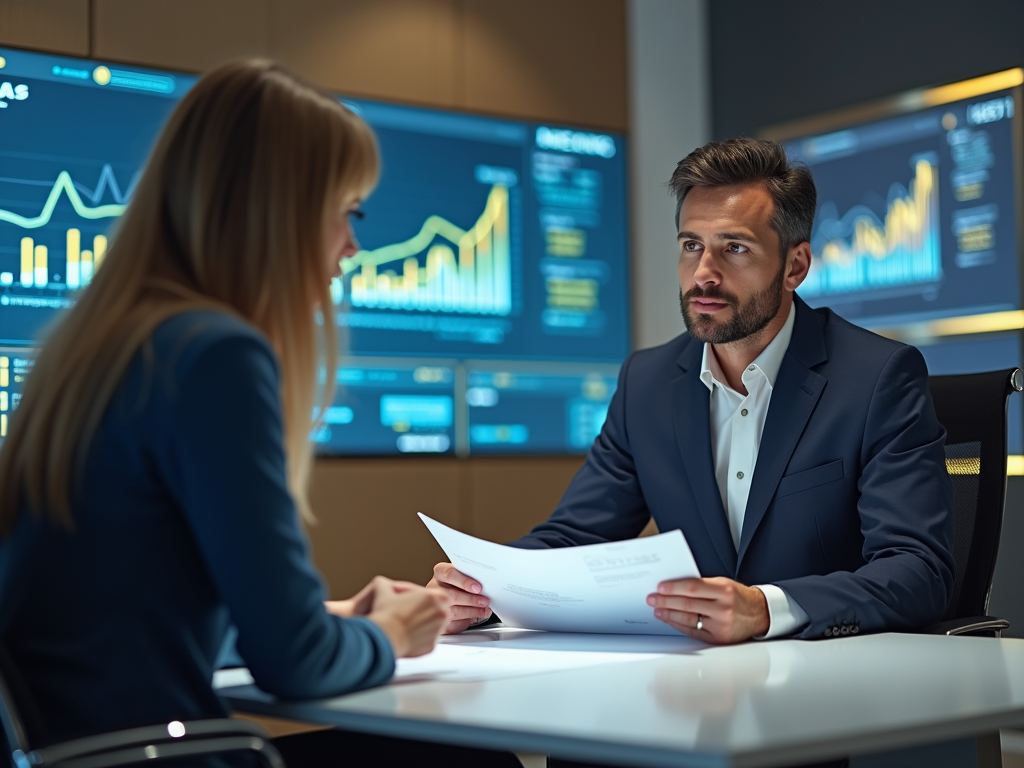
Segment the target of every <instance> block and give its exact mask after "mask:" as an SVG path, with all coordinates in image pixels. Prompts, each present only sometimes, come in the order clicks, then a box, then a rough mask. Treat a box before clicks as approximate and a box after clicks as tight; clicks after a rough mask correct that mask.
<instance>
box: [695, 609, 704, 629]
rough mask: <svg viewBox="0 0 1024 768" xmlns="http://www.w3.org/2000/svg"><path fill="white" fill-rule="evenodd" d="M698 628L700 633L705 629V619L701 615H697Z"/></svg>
mask: <svg viewBox="0 0 1024 768" xmlns="http://www.w3.org/2000/svg"><path fill="white" fill-rule="evenodd" d="M696 628H697V630H698V631H700V630H702V629H704V619H703V618H701V615H700V614H699V613H698V614H697V627H696Z"/></svg>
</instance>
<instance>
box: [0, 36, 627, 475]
mask: <svg viewBox="0 0 1024 768" xmlns="http://www.w3.org/2000/svg"><path fill="white" fill-rule="evenodd" d="M195 79H196V78H195V77H194V76H191V75H183V74H180V73H175V72H164V71H157V70H151V69H142V68H138V67H129V66H125V65H117V64H110V63H103V62H98V61H87V60H82V59H70V58H67V57H57V56H50V55H44V54H37V53H30V52H26V51H18V50H11V49H0V344H2V345H7V346H10V347H24V348H29V347H32V346H33V345H35V344H37V343H38V342H39V340H40V338H41V337H42V336H43V334H44V333H45V328H46V326H47V324H48V323H50V322H51V321H52V320H53V319H54V318H55V317H56V316H57V315H58V313H59V312H60V311H61V310H62V309H64V308H66V307H68V306H70V305H71V303H72V302H73V301H74V299H75V296H76V292H77V291H80V290H82V289H83V288H85V287H86V286H87V285H88V284H89V282H90V280H91V279H92V276H93V274H94V273H95V271H96V270H97V269H100V268H101V267H102V263H103V258H104V255H105V253H106V250H107V246H108V243H109V238H111V237H112V236H113V233H112V231H111V227H112V225H114V224H115V222H116V221H117V218H118V217H119V216H120V215H121V213H122V212H123V211H124V210H125V207H126V206H127V205H128V204H129V203H130V200H131V195H132V191H133V190H134V187H135V184H136V183H137V180H138V178H139V174H140V173H141V169H142V167H143V165H144V163H145V160H146V156H147V154H148V152H149V150H150V148H151V146H152V143H153V141H154V140H155V138H156V136H157V134H158V133H159V131H160V129H161V127H162V125H163V124H164V122H165V121H166V119H167V117H168V115H169V114H170V112H171V110H172V109H173V108H174V106H175V103H176V102H177V100H178V99H180V98H181V96H182V95H183V94H184V93H185V92H186V91H187V90H188V88H190V87H191V85H192V84H193V83H194V82H195ZM339 98H341V100H342V101H343V102H344V103H345V104H347V105H348V106H349V107H350V108H352V109H353V110H354V111H356V112H357V113H359V114H360V115H362V117H363V118H364V119H365V120H366V121H367V122H368V123H369V124H370V125H371V126H372V127H373V129H374V131H375V132H376V134H377V136H378V138H379V142H380V148H381V155H382V175H381V181H380V184H379V186H378V188H377V190H376V191H375V192H374V193H373V195H372V196H370V198H369V199H368V200H367V201H365V202H364V204H363V206H362V207H363V210H364V211H365V213H366V214H367V215H366V219H365V221H362V222H359V223H358V224H357V226H356V235H357V237H358V238H359V240H360V243H361V247H362V250H360V251H359V253H357V254H356V255H355V256H354V257H352V258H350V259H347V260H345V261H344V262H343V265H342V268H343V275H342V277H341V278H340V279H338V280H336V281H335V282H334V284H333V286H332V288H333V295H334V299H335V302H336V307H335V312H334V315H335V319H336V322H337V324H338V325H339V326H340V327H341V328H342V329H343V333H342V337H343V339H344V344H345V346H346V349H345V350H344V351H345V352H346V353H347V355H348V356H347V357H346V358H345V361H344V363H343V365H342V368H341V370H340V371H339V372H338V384H339V390H338V395H337V397H336V398H335V403H334V404H333V405H332V407H331V408H330V409H329V410H328V411H327V412H326V413H325V414H324V425H323V427H322V428H321V430H320V431H319V433H318V434H317V435H315V436H314V437H315V439H316V443H317V447H318V450H319V451H320V452H321V453H322V454H354V455H359V454H374V455H381V454H398V453H435V454H436V453H441V454H444V453H458V454H465V453H468V452H470V451H474V452H477V451H478V452H487V453H502V452H513V453H523V452H534V453H566V452H582V451H585V450H586V448H587V447H588V446H589V442H590V441H591V440H592V439H593V436H594V435H595V434H596V431H597V430H598V429H599V428H600V425H601V422H603V414H604V410H603V408H606V406H607V404H606V400H607V397H610V392H611V390H612V389H614V381H615V379H614V375H615V371H616V369H617V366H618V364H619V363H620V362H621V361H622V360H623V359H624V358H625V356H626V354H627V353H628V352H629V338H630V335H629V307H628V293H629V291H628V247H627V227H626V212H627V205H626V195H625V188H626V166H625V142H624V139H623V137H622V136H621V135H619V134H613V133H609V132H607V131H594V130H585V129H578V128H569V127H565V126H554V125H540V124H536V123H527V122H521V121H512V120H507V119H494V118H489V117H483V116H479V115H466V114H458V113H452V112H443V111H439V110H429V109H422V108H412V107H406V106H399V105H394V104H384V103H379V102H373V101H368V100H362V99H348V98H345V97H339ZM470 361H474V362H470ZM485 364H486V365H485ZM487 365H490V366H491V367H490V368H486V366H487ZM551 365H569V366H570V368H571V370H569V369H567V370H566V372H562V373H559V374H554V373H550V372H549V367H550V366H551ZM479 366H484V368H486V370H488V371H492V372H494V373H495V375H496V374H500V373H501V372H502V370H503V369H504V368H508V366H513V367H515V366H525V368H524V369H523V370H527V369H531V366H532V367H533V368H537V370H538V371H539V372H537V373H536V374H535V375H533V374H531V375H532V378H529V377H526V378H524V377H521V376H516V377H513V378H512V379H508V380H507V381H509V382H516V383H515V384H514V385H513V384H510V385H509V386H508V387H504V388H503V387H499V386H496V385H495V386H490V387H489V389H490V390H491V391H494V392H498V393H499V394H500V395H501V397H500V398H499V401H500V403H501V404H500V405H498V404H495V405H493V406H481V405H472V406H471V405H470V402H469V399H468V398H471V397H472V396H471V395H469V391H470V389H472V388H473V387H474V386H475V385H471V384H469V381H470V379H471V378H472V377H473V376H478V375H479V376H484V375H490V374H486V373H483V372H478V371H477V367H479ZM481 370H483V369H481ZM510 370H511V369H510ZM516 370H519V369H518V368H516ZM524 376H525V374H524ZM595 376H596V377H598V378H601V379H602V380H603V379H604V378H609V379H610V384H608V383H606V384H605V385H603V389H602V388H601V387H598V386H597V385H596V384H594V383H593V382H594V381H596V379H595V378H594V377H595ZM498 380H499V381H505V380H504V379H501V378H500V376H499V379H498ZM474 381H475V379H474ZM526 382H533V384H530V385H529V386H527V384H526ZM534 384H536V387H535V388H533V389H531V388H530V387H533V385H534ZM476 389H477V390H483V389H488V387H486V386H480V387H476ZM599 390H600V391H601V395H600V397H597V396H596V395H597V394H598V392H599ZM531 392H532V393H533V394H528V393H531ZM538 392H544V393H546V394H545V395H544V396H543V397H542V396H540V395H539V394H537V393H538ZM587 393H589V394H587ZM517 398H527V399H529V398H533V400H532V402H533V404H534V405H535V406H536V407H537V408H540V407H542V406H541V403H542V402H543V403H544V405H543V407H544V408H547V409H549V410H552V412H554V411H555V410H557V411H558V412H559V414H561V415H560V417H559V419H560V420H559V421H557V423H556V421H553V420H551V419H546V420H543V421H538V420H537V419H533V421H530V420H529V419H526V417H525V416H519V415H516V414H515V413H513V411H514V408H512V404H513V403H514V402H516V399H517ZM580 398H582V400H580ZM578 401H579V402H578ZM601 403H604V406H602V405H601ZM487 408H491V409H492V410H490V411H489V413H490V414H492V415H493V414H502V415H501V418H500V419H499V420H498V421H493V420H492V421H488V419H487V418H486V417H485V416H483V415H482V414H483V412H484V411H485V410H486V409H487ZM502 409H506V410H508V409H512V410H508V412H507V413H505V412H504V411H503V410H502ZM478 412H479V413H478ZM527 422H529V423H527ZM595 425H596V426H595ZM505 427H515V428H514V429H511V430H507V429H505ZM524 430H525V431H524ZM474 436H475V437H474ZM585 436H589V438H586V437H585Z"/></svg>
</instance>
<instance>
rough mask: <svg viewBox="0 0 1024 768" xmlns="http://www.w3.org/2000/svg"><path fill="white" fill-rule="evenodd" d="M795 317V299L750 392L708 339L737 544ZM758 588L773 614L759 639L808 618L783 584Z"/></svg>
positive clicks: (726, 502)
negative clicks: (737, 383)
mask: <svg viewBox="0 0 1024 768" xmlns="http://www.w3.org/2000/svg"><path fill="white" fill-rule="evenodd" d="M795 320H796V305H795V304H794V305H792V307H791V309H790V310H789V317H787V318H786V323H785V325H783V326H782V329H781V330H780V331H779V332H778V334H776V336H775V338H774V339H772V340H771V342H770V343H769V344H768V346H767V347H765V348H764V351H763V352H761V354H760V355H758V356H757V358H756V359H755V360H754V362H752V363H751V364H750V365H748V366H747V369H746V370H745V371H743V376H742V380H743V386H744V388H746V390H747V394H746V396H744V395H741V394H740V393H739V392H737V391H736V390H734V389H733V388H732V387H730V386H729V385H728V384H727V383H726V381H725V376H724V375H723V373H722V369H721V367H720V366H719V364H718V358H717V357H716V356H715V351H714V348H713V347H712V346H711V345H710V344H707V343H705V344H704V359H703V360H702V361H701V368H700V380H701V381H702V382H704V385H705V386H706V387H707V388H708V390H710V392H711V453H712V456H713V457H714V460H715V479H716V480H717V481H718V491H719V493H721V495H722V505H723V506H724V507H725V515H726V517H727V518H728V519H729V531H730V532H731V533H732V543H733V545H734V546H735V547H736V548H737V549H738V548H739V544H740V533H741V532H742V530H743V518H744V515H745V514H746V511H747V496H748V495H749V494H750V483H751V481H752V480H753V479H754V468H755V467H756V466H757V452H758V449H760V447H761V434H762V433H763V432H764V422H765V419H766V418H768V405H769V403H770V402H771V399H772V389H773V387H774V386H775V379H776V377H778V375H779V368H781V367H782V358H783V357H785V355H786V350H787V349H788V348H789V341H790V339H791V338H792V337H793V323H794V322H795ZM757 589H760V590H761V592H762V593H763V594H764V597H765V601H766V602H767V603H768V616H769V625H768V632H767V634H765V635H763V636H761V637H759V638H758V639H764V638H770V637H780V636H782V635H791V634H794V633H795V632H796V631H797V630H799V629H802V628H803V627H804V626H806V625H807V624H808V623H809V619H808V617H807V614H806V613H805V612H804V610H803V609H802V608H801V607H800V606H799V605H798V604H797V603H796V602H795V601H794V600H793V599H792V598H790V597H789V595H787V594H786V592H785V591H784V590H783V589H782V588H781V587H778V586H776V585H774V584H763V585H757Z"/></svg>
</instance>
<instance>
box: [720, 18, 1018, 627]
mask: <svg viewBox="0 0 1024 768" xmlns="http://www.w3.org/2000/svg"><path fill="white" fill-rule="evenodd" d="M708 6H709V8H708V9H709V30H708V32H709V49H710V55H711V110H712V131H713V134H714V136H715V138H719V139H724V138H728V137H731V136H755V135H757V133H758V131H760V130H761V129H763V128H766V127H768V126H771V125H775V124H777V123H785V122H789V121H790V120H796V119H798V118H801V117H806V116H809V115H814V114H818V113H821V112H827V111H829V110H833V109H838V108H842V107H848V106H852V105H855V104H858V103H860V102H865V101H871V100H874V99H879V98H883V97H885V96H890V95H893V94H896V93H899V92H901V91H906V90H910V89H912V88H920V87H923V86H929V85H940V84H942V83H947V82H951V81H955V80H964V79H966V78H970V77H976V76H978V75H985V74H989V73H991V72H998V71H1000V70H1003V69H1010V68H1011V67H1019V66H1024V2H1022V1H1021V0H970V1H969V2H963V1H962V0H957V1H956V2H951V0H914V1H913V2H911V1H910V0H859V2H856V3H836V2H822V0H784V1H783V2H770V3H769V2H764V0H711V2H709V3H708ZM1014 397H1024V394H1017V395H1014ZM1008 485H1009V487H1008V489H1007V499H1006V518H1005V521H1004V524H1003V537H1002V541H1001V544H1000V550H999V558H998V561H997V567H996V577H995V583H994V585H993V588H992V602H991V605H990V613H992V614H994V615H997V616H1003V617H1005V618H1007V619H1009V620H1010V621H1011V622H1012V624H1013V628H1012V629H1011V630H1010V632H1009V633H1008V634H1010V635H1012V636H1014V637H1024V477H1011V478H1009V483H1008Z"/></svg>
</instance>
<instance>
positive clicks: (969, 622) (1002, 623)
mask: <svg viewBox="0 0 1024 768" xmlns="http://www.w3.org/2000/svg"><path fill="white" fill-rule="evenodd" d="M1009 628H1010V622H1009V621H1007V620H1006V619H1000V618H997V617H996V616H970V617H967V618H964V619H953V620H952V621H943V622H940V623H938V624H932V625H931V626H930V627H927V628H926V629H925V630H924V632H925V634H929V635H969V634H973V633H975V632H994V633H995V636H996V637H1001V636H1002V633H1003V631H1004V630H1007V629H1009Z"/></svg>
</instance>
